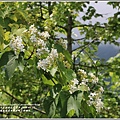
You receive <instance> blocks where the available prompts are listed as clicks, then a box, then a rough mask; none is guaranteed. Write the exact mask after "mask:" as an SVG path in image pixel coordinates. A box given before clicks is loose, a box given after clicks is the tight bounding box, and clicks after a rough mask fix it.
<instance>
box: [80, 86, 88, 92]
mask: <svg viewBox="0 0 120 120" xmlns="http://www.w3.org/2000/svg"><path fill="white" fill-rule="evenodd" d="M79 90H81V91H88V87H87V86H86V85H80V86H79Z"/></svg>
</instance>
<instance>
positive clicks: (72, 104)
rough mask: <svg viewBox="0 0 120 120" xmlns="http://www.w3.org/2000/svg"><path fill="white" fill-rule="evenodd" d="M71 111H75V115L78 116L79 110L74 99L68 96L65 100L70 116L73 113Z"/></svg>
mask: <svg viewBox="0 0 120 120" xmlns="http://www.w3.org/2000/svg"><path fill="white" fill-rule="evenodd" d="M73 110H74V111H73ZM73 113H76V115H77V116H79V111H78V107H77V104H76V101H75V99H74V98H73V96H70V97H69V99H68V101H67V115H69V116H70V117H72V116H73V115H74V114H73Z"/></svg>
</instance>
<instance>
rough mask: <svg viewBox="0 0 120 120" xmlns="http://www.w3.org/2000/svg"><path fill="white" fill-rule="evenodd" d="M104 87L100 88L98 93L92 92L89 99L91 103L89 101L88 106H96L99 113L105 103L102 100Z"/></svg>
mask: <svg viewBox="0 0 120 120" xmlns="http://www.w3.org/2000/svg"><path fill="white" fill-rule="evenodd" d="M103 91H104V90H103V87H100V88H99V90H98V91H95V92H93V93H92V92H91V93H90V95H89V96H88V97H89V101H88V105H89V106H90V105H94V106H95V108H96V111H97V112H100V111H101V108H103V102H102V100H101V95H102V93H103Z"/></svg>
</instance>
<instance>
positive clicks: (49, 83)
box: [42, 75, 54, 86]
mask: <svg viewBox="0 0 120 120" xmlns="http://www.w3.org/2000/svg"><path fill="white" fill-rule="evenodd" d="M42 80H43V83H44V84H47V85H52V86H53V85H54V83H53V82H52V81H51V80H48V79H47V78H46V77H45V76H44V75H42Z"/></svg>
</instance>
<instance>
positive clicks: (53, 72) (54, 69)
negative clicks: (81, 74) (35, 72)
mask: <svg viewBox="0 0 120 120" xmlns="http://www.w3.org/2000/svg"><path fill="white" fill-rule="evenodd" d="M57 69H58V67H54V68H52V69H51V70H50V73H51V75H52V76H54V75H55V73H56V71H57Z"/></svg>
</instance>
